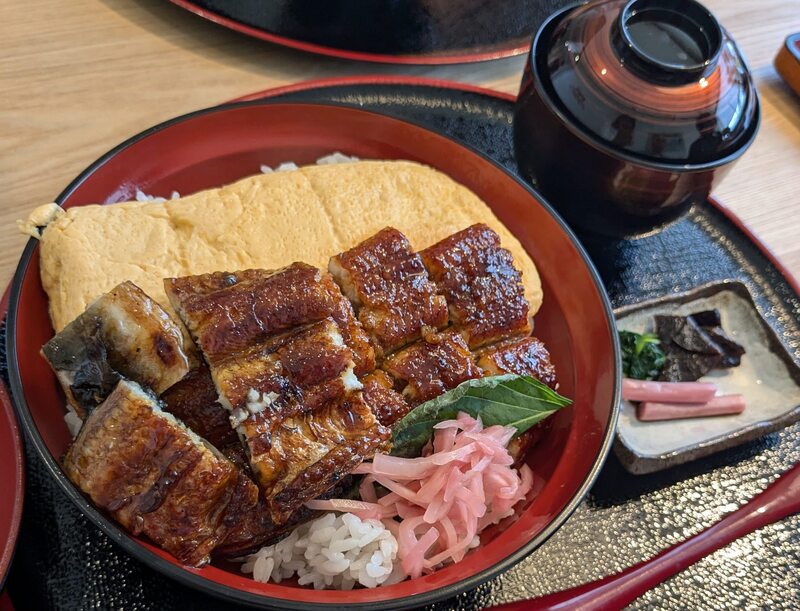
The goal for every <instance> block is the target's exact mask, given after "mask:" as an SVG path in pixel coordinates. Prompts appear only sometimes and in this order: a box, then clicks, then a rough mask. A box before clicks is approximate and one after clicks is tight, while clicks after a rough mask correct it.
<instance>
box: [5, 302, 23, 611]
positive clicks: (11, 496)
mask: <svg viewBox="0 0 800 611" xmlns="http://www.w3.org/2000/svg"><path fill="white" fill-rule="evenodd" d="M5 301H6V300H5V299H3V303H0V309H2V310H5ZM23 465H24V457H23V453H22V440H21V439H20V431H19V428H18V427H17V419H16V418H15V417H14V410H13V409H12V408H11V400H10V399H9V398H8V394H7V393H6V388H5V385H4V384H3V383H2V382H0V482H2V483H3V487H2V493H0V590H2V589H3V584H4V582H5V578H6V576H7V575H8V571H9V568H10V567H11V559H12V558H13V557H14V546H15V545H16V543H17V534H18V533H19V524H20V520H21V519H22V498H23V495H24V492H25V473H24V468H23ZM2 606H3V605H2V599H0V608H2Z"/></svg>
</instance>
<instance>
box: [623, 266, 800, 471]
mask: <svg viewBox="0 0 800 611" xmlns="http://www.w3.org/2000/svg"><path fill="white" fill-rule="evenodd" d="M709 309H717V310H719V311H720V314H721V316H722V326H723V328H724V329H725V331H726V332H727V333H728V334H729V335H730V336H731V337H732V338H733V339H734V340H735V341H737V342H738V343H740V344H742V345H743V346H744V348H745V350H746V351H747V353H746V354H745V355H744V356H743V357H742V363H741V365H739V367H735V368H732V369H723V370H715V371H712V372H710V373H709V374H708V375H706V376H704V377H702V378H700V380H701V381H704V382H713V383H714V384H716V385H717V386H718V387H719V389H720V393H722V394H732V393H740V394H742V395H744V397H745V401H746V405H747V406H746V408H745V410H744V412H742V413H741V414H738V415H735V416H717V417H709V418H688V419H685V420H665V421H658V422H641V421H639V420H638V419H637V417H636V408H635V406H634V404H633V403H631V402H630V401H622V404H621V407H620V416H619V426H618V429H617V439H616V442H615V444H614V450H615V452H616V454H617V456H618V457H619V459H620V461H621V462H622V464H623V465H624V466H625V468H627V469H628V470H629V471H631V472H632V473H637V474H642V473H652V472H654V471H659V470H661V469H666V468H668V467H672V466H674V465H678V464H681V463H685V462H688V461H690V460H694V459H696V458H701V457H703V456H708V455H709V454H712V453H714V452H718V451H720V450H724V449H726V448H730V447H733V446H735V445H738V444H741V443H745V442H747V441H751V440H753V439H757V438H758V437H761V436H763V435H766V434H768V433H771V432H773V431H777V430H778V429H780V428H783V427H785V426H788V425H790V424H792V423H794V422H796V421H797V420H800V368H799V367H798V366H797V365H796V364H795V362H794V360H793V359H792V357H791V355H790V354H789V352H788V351H787V349H786V347H785V346H784V345H783V343H782V342H781V340H780V338H779V337H778V336H777V335H776V333H775V332H774V331H773V330H772V328H771V327H770V326H769V324H767V322H766V321H765V320H764V318H763V317H762V316H761V314H760V313H759V311H758V308H757V307H756V305H755V303H754V301H753V297H752V295H750V292H749V291H748V290H747V287H746V286H745V285H744V284H743V283H741V282H734V281H730V282H721V283H713V284H707V285H704V286H701V287H698V288H697V289H694V290H692V291H688V292H686V293H679V294H675V295H668V296H665V297H661V298H658V299H654V300H651V301H645V302H642V303H638V304H634V305H631V306H626V307H622V308H618V309H617V310H616V311H615V314H616V316H617V327H618V329H619V330H624V331H635V332H637V333H642V332H646V331H648V332H652V331H653V329H654V322H653V317H654V316H655V315H656V314H680V315H687V314H691V313H693V312H698V311H701V310H709Z"/></svg>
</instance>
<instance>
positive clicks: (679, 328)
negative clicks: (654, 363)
mask: <svg viewBox="0 0 800 611" xmlns="http://www.w3.org/2000/svg"><path fill="white" fill-rule="evenodd" d="M655 324H656V333H657V334H658V338H659V340H660V341H661V344H660V347H661V349H662V350H663V351H664V354H665V355H666V361H665V363H664V368H663V369H662V371H661V376H660V377H659V379H660V380H664V381H670V382H692V381H694V380H697V379H698V378H701V377H702V376H704V375H706V374H707V373H708V372H709V371H711V370H713V369H726V368H729V367H737V366H738V365H739V364H740V363H741V359H742V355H743V354H744V353H745V350H744V348H743V347H742V346H741V345H739V344H737V343H736V342H735V341H733V340H732V339H731V338H730V337H728V335H727V334H726V333H725V331H724V330H723V329H722V327H721V318H720V314H719V312H718V311H717V310H705V311H702V312H697V313H695V314H690V315H689V316H662V315H658V316H656V317H655Z"/></svg>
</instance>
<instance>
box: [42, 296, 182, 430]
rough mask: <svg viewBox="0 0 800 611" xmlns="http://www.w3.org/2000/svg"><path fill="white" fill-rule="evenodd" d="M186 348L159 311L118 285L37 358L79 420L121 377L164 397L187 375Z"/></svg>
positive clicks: (174, 327)
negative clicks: (46, 366) (45, 364)
mask: <svg viewBox="0 0 800 611" xmlns="http://www.w3.org/2000/svg"><path fill="white" fill-rule="evenodd" d="M187 348H188V349H187ZM192 348H193V347H186V346H184V339H183V334H182V331H181V328H180V327H179V326H178V325H177V324H176V323H175V321H174V320H172V318H171V317H170V316H169V314H167V313H166V312H165V311H164V309H163V308H162V307H161V306H160V305H158V304H157V303H156V302H155V301H153V300H152V299H150V297H148V296H147V295H145V293H144V292H143V291H142V290H141V289H140V288H139V287H137V286H136V285H135V284H133V283H132V282H123V283H122V284H120V285H118V286H116V287H115V288H114V289H112V290H111V291H109V292H108V293H106V294H105V295H102V296H101V297H99V298H98V299H97V300H95V301H94V302H93V303H92V304H91V305H89V307H88V308H86V311H85V312H84V313H83V314H81V315H80V316H79V317H78V318H76V319H75V320H73V321H72V322H71V323H70V324H69V325H67V326H66V327H65V328H64V329H63V330H62V331H61V332H60V333H58V334H57V335H56V336H55V337H53V339H51V340H50V341H49V342H47V343H46V344H45V345H44V347H43V348H42V355H43V356H44V357H45V359H47V362H48V363H50V366H51V367H52V368H53V371H55V373H56V376H57V378H58V381H59V382H60V383H61V386H62V388H63V389H64V394H65V395H66V396H67V400H68V401H69V403H70V404H71V405H72V406H73V407H74V408H75V411H76V412H77V413H78V415H80V416H81V417H85V416H86V414H87V413H89V412H91V411H92V410H93V409H94V408H95V407H97V406H98V405H100V404H101V403H102V402H103V401H104V400H105V399H106V397H107V396H108V395H109V394H110V393H111V391H112V390H114V387H115V386H116V385H117V383H118V382H119V380H120V379H122V377H127V378H130V379H134V380H137V381H138V382H140V383H142V384H144V385H146V386H148V387H150V388H152V389H153V390H154V391H155V392H156V393H158V394H160V393H162V392H164V391H165V390H166V389H168V388H169V387H170V386H172V385H173V384H175V383H176V382H178V380H180V379H181V378H183V377H184V376H185V375H186V373H187V372H188V371H189V368H190V366H191V364H192V360H193V358H194V355H193V351H192Z"/></svg>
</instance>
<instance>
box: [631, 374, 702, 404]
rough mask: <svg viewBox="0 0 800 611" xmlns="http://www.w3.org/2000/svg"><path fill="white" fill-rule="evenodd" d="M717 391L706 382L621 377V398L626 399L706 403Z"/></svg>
mask: <svg viewBox="0 0 800 611" xmlns="http://www.w3.org/2000/svg"><path fill="white" fill-rule="evenodd" d="M716 393H717V387H716V385H715V384H710V383H708V382H651V381H649V380H632V379H630V378H623V380H622V398H623V399H625V400H627V401H657V402H660V403H706V402H707V401H710V400H711V398H712V397H713V396H714V395H715V394H716Z"/></svg>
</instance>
